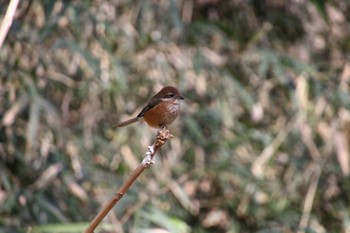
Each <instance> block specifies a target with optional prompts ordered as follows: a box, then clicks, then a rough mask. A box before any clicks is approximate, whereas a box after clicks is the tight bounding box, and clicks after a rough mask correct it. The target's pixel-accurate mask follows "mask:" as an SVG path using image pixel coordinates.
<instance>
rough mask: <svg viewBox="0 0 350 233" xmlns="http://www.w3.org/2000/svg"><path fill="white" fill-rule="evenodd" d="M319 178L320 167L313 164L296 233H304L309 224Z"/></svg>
mask: <svg viewBox="0 0 350 233" xmlns="http://www.w3.org/2000/svg"><path fill="white" fill-rule="evenodd" d="M320 176H321V167H320V165H319V164H315V165H314V171H313V174H312V178H311V181H310V186H309V189H308V191H307V194H306V197H305V202H304V207H303V215H302V216H301V219H300V223H299V230H298V233H305V230H306V227H307V226H308V224H309V220H310V213H311V210H312V206H313V203H314V199H315V194H316V190H317V186H318V182H319V180H320Z"/></svg>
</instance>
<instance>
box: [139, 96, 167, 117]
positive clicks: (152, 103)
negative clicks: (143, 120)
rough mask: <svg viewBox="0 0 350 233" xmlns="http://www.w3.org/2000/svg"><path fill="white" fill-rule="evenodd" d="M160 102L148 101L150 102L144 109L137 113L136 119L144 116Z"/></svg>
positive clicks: (158, 99)
mask: <svg viewBox="0 0 350 233" xmlns="http://www.w3.org/2000/svg"><path fill="white" fill-rule="evenodd" d="M161 101H162V100H161V99H160V98H152V99H150V101H149V102H148V104H147V106H146V107H144V108H143V109H142V110H141V112H140V113H139V115H137V117H143V116H144V115H145V113H146V112H147V111H148V110H150V109H152V108H154V107H155V106H156V105H157V104H159V103H160V102H161Z"/></svg>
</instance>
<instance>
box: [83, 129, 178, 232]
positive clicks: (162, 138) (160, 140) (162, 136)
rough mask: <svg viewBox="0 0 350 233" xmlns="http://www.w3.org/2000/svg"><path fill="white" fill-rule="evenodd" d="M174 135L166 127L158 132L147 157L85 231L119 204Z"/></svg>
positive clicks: (93, 226)
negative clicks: (160, 149)
mask: <svg viewBox="0 0 350 233" xmlns="http://www.w3.org/2000/svg"><path fill="white" fill-rule="evenodd" d="M172 137H173V135H172V134H170V132H169V130H168V129H166V128H163V129H160V130H159V131H158V133H157V138H156V141H155V142H154V143H153V145H152V146H149V147H148V149H147V152H146V157H145V158H144V159H143V160H142V162H141V163H140V164H139V166H138V167H137V168H136V169H135V170H134V171H133V172H132V173H131V175H130V176H129V177H128V179H127V180H126V181H125V182H124V184H123V185H122V186H121V187H120V188H119V190H118V191H117V192H116V193H115V194H114V197H113V198H112V199H111V200H110V201H109V202H108V203H107V204H106V205H105V206H104V207H103V208H102V209H101V210H100V212H99V213H98V214H97V215H96V217H95V218H94V219H93V220H92V221H91V223H90V225H89V227H88V228H87V229H86V230H85V231H84V233H93V232H94V230H95V229H96V227H97V226H98V224H99V223H100V222H101V221H102V219H103V218H104V217H105V216H106V215H107V214H108V212H109V211H110V210H111V209H112V208H113V206H115V205H116V204H117V202H118V201H119V200H120V199H121V198H122V197H123V196H124V194H125V193H126V191H128V189H129V188H130V186H131V185H132V184H133V183H134V182H135V180H136V179H137V178H138V177H139V176H140V175H141V173H142V172H143V171H144V170H145V169H146V168H148V167H149V166H150V165H151V164H153V163H154V161H153V157H154V155H155V153H156V152H157V150H158V149H159V148H160V147H161V146H163V145H164V144H165V143H166V141H167V140H168V139H169V138H172Z"/></svg>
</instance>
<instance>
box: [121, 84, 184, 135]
mask: <svg viewBox="0 0 350 233" xmlns="http://www.w3.org/2000/svg"><path fill="white" fill-rule="evenodd" d="M183 99H184V98H183V97H182V96H181V95H180V93H179V91H178V90H177V89H176V88H175V87H171V86H167V87H164V88H162V90H160V91H159V92H158V93H157V94H156V95H154V96H153V97H152V98H151V99H150V100H149V101H148V104H147V105H146V106H145V107H144V108H143V109H142V110H141V112H140V113H139V114H138V115H137V117H135V118H131V119H129V120H127V121H123V122H121V123H118V124H116V125H115V126H116V127H124V126H127V125H130V124H132V123H135V122H138V121H142V120H144V121H146V122H147V124H148V125H149V126H151V127H154V128H163V127H167V126H168V125H170V124H171V123H172V122H173V121H174V120H175V119H176V117H177V116H178V115H179V113H180V102H181V100H183Z"/></svg>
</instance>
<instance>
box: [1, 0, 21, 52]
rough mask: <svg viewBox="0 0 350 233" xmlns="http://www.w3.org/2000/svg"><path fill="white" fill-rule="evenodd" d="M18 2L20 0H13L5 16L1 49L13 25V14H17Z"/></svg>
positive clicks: (2, 25)
mask: <svg viewBox="0 0 350 233" xmlns="http://www.w3.org/2000/svg"><path fill="white" fill-rule="evenodd" d="M18 2H19V0H11V2H10V4H9V6H8V8H7V11H6V14H5V17H4V19H3V21H2V24H1V27H0V49H1V47H2V44H3V43H4V40H5V38H6V35H7V33H8V31H9V29H10V27H11V25H12V21H13V16H14V15H15V12H16V9H17V6H18Z"/></svg>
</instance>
